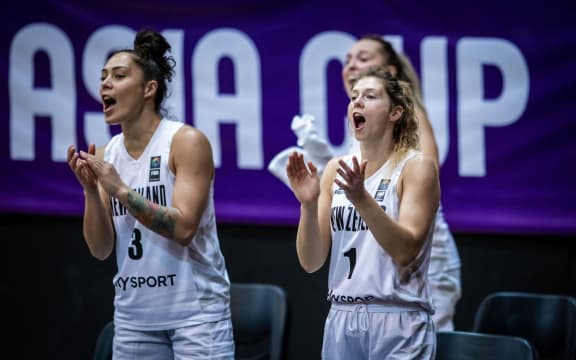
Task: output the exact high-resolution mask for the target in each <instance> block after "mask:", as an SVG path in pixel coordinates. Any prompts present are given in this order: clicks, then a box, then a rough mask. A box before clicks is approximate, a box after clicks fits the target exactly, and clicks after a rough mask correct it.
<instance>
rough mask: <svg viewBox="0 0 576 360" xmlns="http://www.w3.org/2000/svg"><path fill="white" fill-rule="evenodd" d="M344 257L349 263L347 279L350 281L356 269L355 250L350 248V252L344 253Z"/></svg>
mask: <svg viewBox="0 0 576 360" xmlns="http://www.w3.org/2000/svg"><path fill="white" fill-rule="evenodd" d="M344 256H346V257H347V258H348V260H349V261H350V270H349V271H348V279H350V278H352V273H353V272H354V267H356V248H350V250H348V251H346V252H345V253H344Z"/></svg>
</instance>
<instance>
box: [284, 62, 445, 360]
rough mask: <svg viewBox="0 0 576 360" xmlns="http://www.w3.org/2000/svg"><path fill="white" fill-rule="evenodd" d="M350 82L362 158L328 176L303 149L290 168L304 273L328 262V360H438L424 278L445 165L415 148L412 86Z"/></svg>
mask: <svg viewBox="0 0 576 360" xmlns="http://www.w3.org/2000/svg"><path fill="white" fill-rule="evenodd" d="M352 84H353V85H352ZM352 84H351V91H350V102H349V105H348V112H347V115H348V119H349V123H350V127H351V129H352V131H353V134H354V137H355V138H356V139H357V140H358V142H359V150H358V151H355V152H352V153H351V154H348V155H344V156H342V157H335V158H333V159H332V160H330V161H329V162H328V164H327V165H326V167H325V169H324V171H323V173H322V175H321V177H320V175H319V173H318V169H317V167H316V166H315V165H314V163H313V162H312V161H308V162H307V163H306V162H305V160H304V155H303V154H302V153H299V152H297V151H295V152H293V153H292V155H291V156H290V157H289V159H288V164H287V166H286V174H287V177H288V180H289V183H290V187H291V189H292V191H293V192H294V195H295V197H296V198H297V199H298V201H299V202H300V221H299V224H298V232H297V238H296V249H297V254H298V259H299V262H300V265H301V266H302V268H303V269H304V270H305V271H306V272H309V273H311V272H315V271H317V270H318V269H320V268H321V267H322V266H323V265H324V263H325V261H326V259H327V258H328V254H330V265H329V266H330V268H329V273H328V288H329V293H328V300H329V301H330V302H331V306H330V311H329V313H328V316H327V318H326V323H325V327H324V337H323V344H322V358H323V359H401V358H402V359H408V358H409V359H434V357H435V351H436V350H435V349H436V334H435V328H434V323H433V320H432V316H431V314H432V313H433V309H432V304H431V302H430V299H429V294H428V291H429V288H428V286H427V281H428V280H427V276H426V274H427V270H428V265H429V261H430V253H431V247H432V233H433V228H434V218H435V214H436V211H437V208H438V206H439V202H440V185H439V178H438V167H437V165H436V161H435V160H434V159H433V158H432V157H431V156H429V155H427V154H423V153H422V152H420V151H418V150H417V149H418V125H417V120H416V118H415V113H414V102H415V99H414V97H413V95H412V91H411V89H410V87H409V85H408V84H407V83H406V82H404V81H402V80H399V79H397V78H395V77H393V76H392V75H391V74H390V72H388V71H386V70H384V69H383V68H382V67H376V68H369V69H368V70H366V71H365V72H363V73H361V74H357V75H356V78H355V79H354V81H353V82H352Z"/></svg>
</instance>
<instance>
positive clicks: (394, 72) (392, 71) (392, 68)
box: [386, 65, 398, 77]
mask: <svg viewBox="0 0 576 360" xmlns="http://www.w3.org/2000/svg"><path fill="white" fill-rule="evenodd" d="M386 70H388V72H389V73H390V74H392V76H394V77H396V75H398V69H396V66H394V65H388V66H386Z"/></svg>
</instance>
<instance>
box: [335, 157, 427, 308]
mask: <svg viewBox="0 0 576 360" xmlns="http://www.w3.org/2000/svg"><path fill="white" fill-rule="evenodd" d="M418 153H419V152H417V151H409V152H407V153H406V155H405V156H404V157H403V158H402V159H401V160H400V161H398V164H397V165H396V167H395V168H392V166H391V165H390V164H389V163H390V162H387V163H385V164H384V165H383V166H382V167H380V169H378V171H376V172H375V173H374V174H373V175H372V176H370V177H369V178H367V179H365V181H364V185H365V187H366V189H367V190H368V192H369V193H370V194H372V196H373V197H374V199H375V200H376V201H377V202H378V203H379V204H380V206H381V207H382V208H383V209H384V210H385V211H386V214H388V216H390V217H391V218H392V219H393V220H395V221H398V211H399V206H400V202H399V199H398V194H397V192H396V186H397V183H398V179H399V177H400V174H401V173H402V170H403V168H404V166H405V165H406V162H407V161H408V160H409V159H410V158H412V157H413V156H414V155H416V154H418ZM353 156H356V157H357V158H358V159H359V160H361V156H360V153H355V154H350V155H347V156H345V157H344V161H345V162H346V163H347V164H348V165H349V166H352V157H353ZM337 176H339V175H337ZM330 225H331V232H332V250H331V255H330V270H329V275H328V287H329V293H328V300H329V301H331V302H332V303H340V304H380V305H386V306H388V307H389V308H398V309H404V308H406V309H423V310H425V311H428V312H430V313H432V308H431V305H430V301H429V295H428V294H429V291H428V286H427V282H426V277H427V270H428V263H429V260H430V250H431V243H432V229H433V227H434V224H432V226H431V227H430V230H429V231H428V235H427V237H426V241H425V243H424V245H423V246H422V249H421V250H420V253H419V254H418V255H417V257H416V259H415V260H414V261H413V262H412V264H410V265H409V266H407V267H406V268H404V269H403V270H402V271H401V272H400V271H399V269H398V268H397V267H396V265H395V264H394V262H393V261H392V258H391V257H390V255H388V253H386V251H385V250H384V249H383V248H382V247H381V246H380V245H379V244H378V242H377V241H376V239H375V238H374V236H373V235H372V233H371V232H370V230H369V229H368V227H367V226H366V224H365V223H364V221H363V220H362V218H361V217H360V215H359V214H358V212H356V209H355V208H354V205H353V204H352V203H351V202H350V201H349V200H348V198H347V197H346V195H345V193H344V190H342V189H341V188H340V187H338V186H337V185H336V184H333V185H332V207H331V216H330Z"/></svg>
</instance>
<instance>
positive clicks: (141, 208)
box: [128, 190, 174, 238]
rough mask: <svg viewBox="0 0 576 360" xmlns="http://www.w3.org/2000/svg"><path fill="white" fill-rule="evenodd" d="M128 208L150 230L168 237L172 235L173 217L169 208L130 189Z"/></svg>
mask: <svg viewBox="0 0 576 360" xmlns="http://www.w3.org/2000/svg"><path fill="white" fill-rule="evenodd" d="M128 210H129V211H130V212H131V213H132V215H134V216H135V217H136V218H137V219H138V220H139V221H140V222H141V223H142V224H144V225H145V226H147V227H149V228H150V229H151V230H152V231H154V232H156V233H158V234H160V235H162V236H165V237H168V238H172V237H173V236H174V218H173V217H172V215H171V214H170V209H169V208H166V207H163V206H160V205H158V204H155V203H153V202H151V201H148V200H146V199H145V198H144V197H143V196H142V195H140V194H138V193H137V192H136V191H134V190H130V191H129V192H128Z"/></svg>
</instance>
